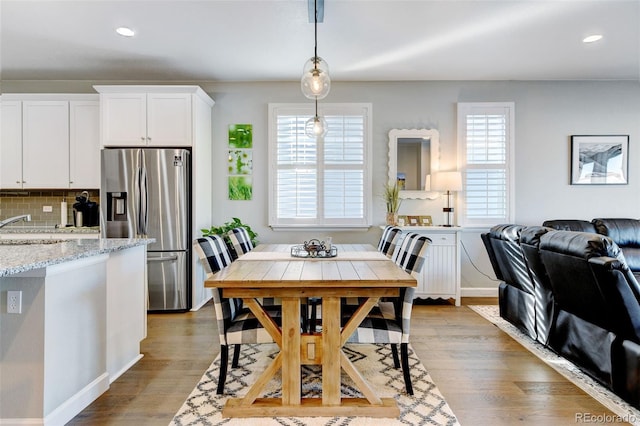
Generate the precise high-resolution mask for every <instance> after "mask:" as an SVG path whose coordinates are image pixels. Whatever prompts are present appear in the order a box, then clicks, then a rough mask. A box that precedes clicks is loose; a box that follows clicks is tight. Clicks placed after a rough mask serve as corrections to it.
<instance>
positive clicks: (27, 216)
mask: <svg viewBox="0 0 640 426" xmlns="http://www.w3.org/2000/svg"><path fill="white" fill-rule="evenodd" d="M21 219H24V221H25V222H31V215H30V214H23V215H20V216H14V217H10V218H9V219H5V220H3V221H0V228H2V227H3V226H6V225H8V224H10V223H13V222H17V221H19V220H21Z"/></svg>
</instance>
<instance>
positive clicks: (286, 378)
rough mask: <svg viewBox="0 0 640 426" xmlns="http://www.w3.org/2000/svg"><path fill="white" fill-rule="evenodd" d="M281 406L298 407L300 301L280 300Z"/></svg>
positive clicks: (299, 382) (296, 299)
mask: <svg viewBox="0 0 640 426" xmlns="http://www.w3.org/2000/svg"><path fill="white" fill-rule="evenodd" d="M281 353H282V405H300V386H301V377H300V299H299V298H297V297H285V298H283V299H282V352H281Z"/></svg>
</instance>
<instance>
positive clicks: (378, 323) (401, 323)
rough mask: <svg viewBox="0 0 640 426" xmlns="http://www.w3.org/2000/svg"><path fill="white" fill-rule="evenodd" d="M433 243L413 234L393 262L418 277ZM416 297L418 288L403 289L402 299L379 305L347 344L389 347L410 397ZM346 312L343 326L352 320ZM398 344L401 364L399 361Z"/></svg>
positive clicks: (406, 239) (401, 247) (401, 291)
mask: <svg viewBox="0 0 640 426" xmlns="http://www.w3.org/2000/svg"><path fill="white" fill-rule="evenodd" d="M430 244H431V239H429V238H428V237H427V236H425V235H420V234H417V233H415V232H410V233H409V234H407V235H406V236H405V238H404V239H403V240H402V243H401V244H400V248H399V250H398V251H397V252H396V254H395V255H394V257H393V261H394V262H395V263H396V265H398V266H399V267H400V268H402V269H403V270H404V271H406V272H408V273H410V274H411V275H414V276H415V275H417V274H419V273H420V272H421V271H422V268H423V267H424V264H425V262H426V259H427V248H428V247H429V245H430ZM414 294H415V287H407V288H401V289H400V295H399V297H393V298H387V299H385V300H381V301H380V302H378V305H377V306H375V307H374V308H373V309H372V310H371V312H370V313H369V314H368V315H367V316H366V317H365V319H364V320H363V321H362V322H361V323H360V325H359V326H358V328H357V329H356V330H355V331H354V332H353V334H352V335H351V336H350V337H349V339H348V340H347V343H376V344H387V343H388V344H390V345H391V354H392V356H393V364H394V367H395V368H400V367H401V366H402V373H403V376H404V384H405V388H406V390H407V393H408V394H409V395H413V386H412V384H411V374H410V371H409V334H410V329H411V311H412V309H413V297H414ZM343 312H344V314H343V316H342V321H343V324H342V325H343V326H344V325H345V324H346V322H347V321H348V320H349V318H351V314H352V312H351V310H350V309H347V310H345V311H343ZM398 345H400V357H401V361H402V363H400V359H398Z"/></svg>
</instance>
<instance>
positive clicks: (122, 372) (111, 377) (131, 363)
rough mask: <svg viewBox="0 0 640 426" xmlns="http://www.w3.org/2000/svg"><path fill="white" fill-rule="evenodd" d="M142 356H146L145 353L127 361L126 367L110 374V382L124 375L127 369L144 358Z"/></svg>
mask: <svg viewBox="0 0 640 426" xmlns="http://www.w3.org/2000/svg"><path fill="white" fill-rule="evenodd" d="M142 357H144V355H142V354H138V355H137V356H135V357H134V358H133V359H132V360H131V361H129V362H128V363H126V364H125V365H124V367H122V368H121V369H120V370H119V371H116V372H115V373H114V374H111V375H110V376H109V384H111V383H113V382H115V381H116V379H117V378H118V377H120V376H122V375H123V374H124V373H125V371H127V370H128V369H130V368H131V367H133V366H134V365H135V364H136V363H137V362H138V361H140V360H141V359H142Z"/></svg>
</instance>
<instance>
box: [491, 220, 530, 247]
mask: <svg viewBox="0 0 640 426" xmlns="http://www.w3.org/2000/svg"><path fill="white" fill-rule="evenodd" d="M522 228H523V227H522V226H521V225H511V224H503V225H496V226H494V227H492V228H491V229H490V230H489V232H488V234H489V236H490V237H491V238H495V239H498V240H504V241H510V242H514V243H518V242H519V241H520V231H521V230H522Z"/></svg>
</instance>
